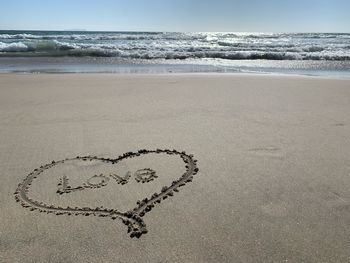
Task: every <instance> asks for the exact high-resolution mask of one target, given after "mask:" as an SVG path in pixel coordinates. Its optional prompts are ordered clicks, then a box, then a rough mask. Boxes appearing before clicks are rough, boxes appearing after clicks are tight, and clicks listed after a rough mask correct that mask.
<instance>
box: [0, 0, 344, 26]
mask: <svg viewBox="0 0 350 263" xmlns="http://www.w3.org/2000/svg"><path fill="white" fill-rule="evenodd" d="M349 13H350V0H114V1H113V0H41V1H40V0H31V1H29V0H6V1H5V0H0V30H7V29H8V30H69V29H85V30H98V31H99V30H101V31H103V30H106V31H200V32H203V31H230V32H346V33H348V32H350V15H349Z"/></svg>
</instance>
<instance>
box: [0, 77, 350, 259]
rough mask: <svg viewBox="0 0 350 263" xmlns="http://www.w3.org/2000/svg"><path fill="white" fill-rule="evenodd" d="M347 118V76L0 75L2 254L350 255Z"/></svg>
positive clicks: (349, 96) (30, 256)
mask: <svg viewBox="0 0 350 263" xmlns="http://www.w3.org/2000/svg"><path fill="white" fill-rule="evenodd" d="M349 113H350V81H349V80H336V79H325V78H314V77H292V76H290V77H285V76H253V75H229V74H227V75H226V74H211V75H205V74H187V75H186V74H185V75H180V74H171V75H166V74H164V75H118V74H114V75H113V74H59V75H51V74H38V75H36V74H23V75H21V74H1V75H0V168H1V172H0V178H1V184H0V211H1V213H0V222H1V224H0V262H349V261H350V250H349V247H350V187H349V186H350V136H349V134H350V114H349ZM157 149H158V150H157ZM16 199H17V201H18V202H16ZM57 208H58V209H57ZM128 222H129V223H128ZM128 230H129V231H128ZM128 232H129V233H128Z"/></svg>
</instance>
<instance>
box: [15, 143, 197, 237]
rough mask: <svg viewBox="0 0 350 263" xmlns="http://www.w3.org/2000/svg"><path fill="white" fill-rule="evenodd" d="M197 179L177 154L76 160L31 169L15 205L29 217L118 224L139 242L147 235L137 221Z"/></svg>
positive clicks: (191, 164)
mask: <svg viewBox="0 0 350 263" xmlns="http://www.w3.org/2000/svg"><path fill="white" fill-rule="evenodd" d="M144 167H151V168H144ZM197 173H198V168H197V161H196V160H195V159H194V158H193V155H189V154H186V153H185V152H180V151H177V150H167V149H166V150H161V149H157V150H146V149H142V150H139V151H136V152H127V153H124V154H122V155H121V156H119V157H117V158H115V159H108V158H101V157H97V156H84V157H81V156H77V157H75V158H66V159H64V160H61V161H52V163H49V164H46V165H43V166H40V168H37V169H34V171H32V172H31V173H29V174H28V176H27V177H26V178H25V179H24V180H23V182H22V183H20V184H19V185H18V187H17V189H16V191H15V199H16V201H17V202H20V203H21V205H22V206H23V207H26V208H29V209H30V210H31V211H39V212H44V213H53V214H56V215H84V216H89V215H94V216H99V217H109V218H111V219H113V220H114V219H120V220H121V221H122V222H123V223H124V224H125V225H126V226H127V227H128V233H130V236H131V237H138V238H139V237H140V236H141V235H142V234H145V233H147V228H146V224H145V222H144V221H143V216H144V215H145V214H146V213H147V212H150V211H151V210H152V208H153V207H154V206H155V205H156V204H159V203H161V201H162V200H164V199H166V198H168V197H169V196H173V195H174V193H175V192H178V191H179V187H182V186H184V185H185V184H186V183H188V182H191V181H192V179H193V176H194V175H195V174H197ZM155 179H156V180H155ZM164 184H165V185H166V186H163V185H164ZM157 190H158V191H157ZM154 191H155V192H154ZM140 195H141V196H140ZM142 195H143V196H142ZM145 196H146V197H145ZM134 199H135V200H134ZM47 200H50V202H48V201H47ZM96 202H104V203H103V204H104V205H101V203H98V204H97V203H96ZM135 202H136V205H135ZM105 204H107V206H109V207H113V208H106V207H105ZM68 205H69V206H68ZM116 206H117V207H118V208H115V207H116ZM124 211H126V212H124Z"/></svg>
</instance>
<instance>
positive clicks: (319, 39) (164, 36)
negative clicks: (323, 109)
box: [0, 31, 350, 78]
mask: <svg viewBox="0 0 350 263" xmlns="http://www.w3.org/2000/svg"><path fill="white" fill-rule="evenodd" d="M0 72H48V73H50V72H51V73H69V72H114V73H163V72H164V73H165V72H175V73H176V72H180V73H186V72H218V73H219V72H230V73H236V72H237V73H266V74H298V75H299V74H301V75H322V76H337V77H346V78H348V77H350V34H347V33H236V32H232V33H222V32H212V33H206V32H198V33H176V32H173V33H171V32H90V31H0Z"/></svg>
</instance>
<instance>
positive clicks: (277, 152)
mask: <svg viewBox="0 0 350 263" xmlns="http://www.w3.org/2000/svg"><path fill="white" fill-rule="evenodd" d="M248 151H249V152H251V153H253V154H255V155H258V156H267V157H274V158H283V157H284V155H285V154H284V152H283V151H282V150H281V148H278V147H275V146H265V147H257V148H251V149H249V150H248Z"/></svg>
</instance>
